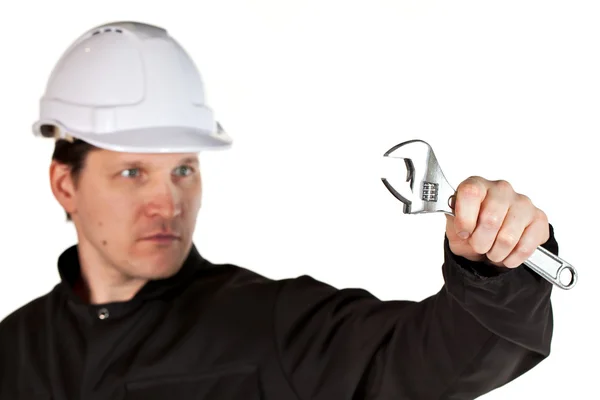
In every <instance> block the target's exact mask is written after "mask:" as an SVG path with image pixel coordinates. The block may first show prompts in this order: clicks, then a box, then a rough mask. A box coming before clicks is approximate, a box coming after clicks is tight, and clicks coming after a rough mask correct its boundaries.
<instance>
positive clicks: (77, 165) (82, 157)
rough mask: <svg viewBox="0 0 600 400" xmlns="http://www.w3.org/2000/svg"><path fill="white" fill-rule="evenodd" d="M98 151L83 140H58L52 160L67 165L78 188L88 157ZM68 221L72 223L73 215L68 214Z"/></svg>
mask: <svg viewBox="0 0 600 400" xmlns="http://www.w3.org/2000/svg"><path fill="white" fill-rule="evenodd" d="M96 149H98V148H97V147H96V146H93V145H91V144H89V143H87V142H84V141H83V140H79V139H73V141H70V140H65V139H58V140H56V143H55V145H54V153H53V154H52V159H53V160H55V161H58V162H59V163H61V164H64V165H67V166H68V167H69V169H70V171H71V178H72V179H73V184H74V185H75V186H76V187H77V184H78V181H79V176H80V174H81V171H82V170H83V168H84V167H85V161H86V159H87V155H88V154H89V153H90V152H91V151H93V150H96ZM66 214H67V221H71V215H70V214H69V213H68V212H66Z"/></svg>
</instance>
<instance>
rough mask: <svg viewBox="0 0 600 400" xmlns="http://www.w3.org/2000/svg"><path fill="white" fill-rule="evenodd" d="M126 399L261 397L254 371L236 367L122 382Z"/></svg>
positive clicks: (248, 399) (232, 399)
mask: <svg viewBox="0 0 600 400" xmlns="http://www.w3.org/2000/svg"><path fill="white" fill-rule="evenodd" d="M125 392H126V394H125V399H126V400H142V399H143V400H171V399H178V400H192V399H193V400H213V399H214V400H217V399H218V400H238V399H240V400H241V399H244V400H261V399H262V398H263V397H262V396H261V394H260V383H259V380H258V371H257V369H256V368H255V367H252V366H248V367H237V368H229V369H226V370H218V371H214V372H205V373H199V374H185V375H168V376H167V375H161V376H156V377H149V378H144V379H139V380H134V381H129V382H128V383H126V385H125Z"/></svg>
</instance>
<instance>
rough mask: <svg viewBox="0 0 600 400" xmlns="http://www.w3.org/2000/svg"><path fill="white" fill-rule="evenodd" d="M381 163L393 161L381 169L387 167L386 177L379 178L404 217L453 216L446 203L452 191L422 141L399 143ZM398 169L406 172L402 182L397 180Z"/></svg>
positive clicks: (450, 208)
mask: <svg viewBox="0 0 600 400" xmlns="http://www.w3.org/2000/svg"><path fill="white" fill-rule="evenodd" d="M384 159H386V160H393V161H389V162H388V163H387V164H386V165H385V166H386V167H388V166H389V170H388V171H389V173H387V174H386V177H385V178H382V181H383V184H384V185H385V187H386V188H387V189H388V190H389V191H390V192H391V193H392V195H394V197H396V198H397V199H398V200H400V201H401V202H402V203H404V213H405V214H425V213H433V212H443V213H445V214H450V215H453V209H452V207H451V205H450V203H449V202H450V200H451V196H452V195H453V194H454V192H455V190H454V188H453V187H452V186H451V185H450V184H449V183H448V181H447V180H446V178H445V177H444V174H443V173H442V170H441V169H440V167H439V165H438V163H437V160H436V158H435V155H434V153H433V150H432V149H431V146H429V144H428V143H426V142H424V141H422V140H409V141H406V142H403V143H400V144H398V145H396V146H394V147H392V148H391V149H389V150H388V151H387V152H386V153H385V154H384ZM402 160H403V161H404V166H402V165H401V162H400V161H402ZM402 169H405V171H406V177H405V178H404V179H401V177H400V176H401V172H400V171H401V170H402ZM407 182H408V183H407Z"/></svg>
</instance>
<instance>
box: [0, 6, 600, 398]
mask: <svg viewBox="0 0 600 400" xmlns="http://www.w3.org/2000/svg"><path fill="white" fill-rule="evenodd" d="M11 7H14V9H13V10H12V11H11V10H9V8H11ZM68 14H70V16H69V15H68ZM0 20H1V21H0V22H1V24H0V49H1V53H0V54H1V55H0V58H1V61H0V72H1V73H0V89H1V93H2V96H0V115H1V116H2V131H1V133H2V135H4V140H3V141H2V143H3V144H2V146H0V171H1V172H0V174H1V177H2V189H1V196H0V201H1V210H2V219H3V224H2V225H3V229H2V240H1V241H0V247H1V250H2V252H1V254H2V260H1V264H0V268H1V269H0V318H1V317H4V316H6V315H7V314H8V313H10V312H11V311H13V310H14V309H16V308H17V307H19V306H20V305H22V304H25V303H26V302H28V301H30V300H31V299H33V298H35V297H37V296H39V295H42V294H44V293H46V292H47V291H49V290H50V289H51V288H52V287H53V286H54V285H55V284H56V282H58V274H57V270H56V258H57V256H58V255H59V254H60V252H62V251H63V250H64V249H65V248H66V247H67V246H70V245H71V244H73V243H74V241H75V239H76V238H75V234H74V230H73V227H72V226H71V225H70V224H68V223H66V222H65V221H64V214H63V212H62V210H61V209H60V208H59V205H58V203H57V202H56V201H55V200H54V198H53V196H52V193H51V192H50V188H49V183H48V168H47V167H48V165H49V161H50V156H51V151H52V143H51V142H50V141H44V140H42V139H36V138H34V137H33V136H32V134H31V124H32V123H33V121H34V120H35V118H36V113H37V104H38V103H37V101H38V99H39V97H40V96H41V94H42V91H43V89H44V85H45V82H46V79H47V77H48V75H49V73H50V70H51V68H52V67H53V65H54V63H55V62H56V61H57V59H58V57H59V56H60V54H61V53H62V51H63V50H64V49H66V47H67V46H68V45H69V44H70V43H71V41H72V40H74V39H75V38H76V37H77V36H79V35H80V34H81V33H83V32H84V31H86V30H87V29H89V28H91V27H93V26H96V25H99V24H102V23H104V22H108V21H112V20H140V21H143V22H147V23H152V24H157V25H161V26H163V27H165V28H167V29H168V30H169V31H170V33H171V34H172V35H173V36H174V37H175V38H176V39H177V40H178V41H179V42H180V43H181V44H182V45H183V46H184V47H185V48H186V50H188V52H189V53H190V54H191V55H192V57H193V58H194V60H195V61H196V63H197V64H198V66H199V68H200V70H201V72H202V75H203V78H204V81H205V84H206V87H207V96H208V101H209V103H210V105H211V106H212V107H213V109H214V110H215V111H216V113H217V117H218V119H219V120H220V121H221V122H222V124H223V126H224V128H225V129H226V130H227V131H228V132H229V134H230V135H231V136H232V137H233V139H234V141H235V143H234V147H233V148H232V149H231V150H229V151H227V152H218V153H206V154H203V155H201V163H202V173H203V177H204V202H203V209H202V210H201V212H200V216H199V219H198V227H197V231H196V236H195V239H196V244H197V245H198V247H199V249H200V251H201V252H202V253H203V255H204V256H205V257H207V258H209V259H210V260H211V261H214V262H232V263H237V264H239V265H242V266H245V267H247V268H250V269H253V270H255V271H257V272H259V273H262V274H264V275H266V276H269V277H272V278H284V277H289V276H297V275H301V274H310V275H313V276H314V277H316V278H318V279H321V280H324V281H326V282H328V283H331V284H333V285H335V286H337V287H340V288H341V287H362V288H365V289H367V290H369V291H371V292H372V293H374V294H375V295H377V296H378V297H380V298H382V299H409V300H421V299H423V298H425V297H427V296H429V295H431V294H433V293H435V292H437V291H438V290H439V288H440V286H441V285H442V284H443V281H442V276H441V269H440V268H441V263H442V260H443V253H442V244H443V235H444V229H445V217H444V216H443V215H442V214H430V215H421V216H414V215H405V214H402V205H401V203H400V202H399V201H397V200H396V199H395V198H393V197H392V196H391V194H390V193H389V192H388V191H387V190H386V189H385V188H384V186H383V184H382V183H381V181H380V177H381V176H380V168H379V167H380V159H381V155H382V154H383V153H384V152H385V151H386V150H387V149H388V148H390V147H391V146H393V145H395V144H397V143H399V142H402V141H404V140H408V139H413V138H419V139H423V140H426V141H428V142H429V143H430V144H431V145H432V146H433V148H434V150H435V153H436V155H437V158H438V161H439V162H440V165H441V167H442V169H443V171H444V173H445V175H446V177H447V178H448V180H449V181H450V182H451V183H452V184H453V185H454V186H457V185H458V184H459V183H460V182H461V181H462V180H463V179H466V178H467V177H468V176H470V175H479V176H483V177H485V178H487V179H491V180H496V179H506V180H508V181H509V182H510V183H512V184H513V187H514V188H515V190H517V191H518V192H520V193H524V194H526V195H528V196H529V197H530V198H531V199H532V200H533V202H534V204H536V205H537V206H538V207H540V208H541V209H543V210H544V211H545V212H546V213H547V214H548V216H549V218H550V222H551V223H552V224H553V226H554V227H555V229H556V237H557V240H558V242H559V246H560V255H561V256H562V257H563V258H565V259H566V260H567V261H569V262H570V263H572V264H573V265H574V266H575V267H576V268H577V269H578V272H579V274H580V278H579V283H578V285H577V286H576V287H575V288H574V289H573V290H570V291H563V290H560V289H558V288H555V290H554V292H553V295H552V299H553V304H554V313H555V330H554V341H553V347H552V354H551V356H550V358H549V359H547V360H546V361H544V362H543V363H542V364H541V365H539V366H538V367H537V368H535V369H534V370H533V371H531V372H529V373H528V374H526V375H525V376H523V377H521V378H519V379H517V380H516V381H514V382H512V383H511V384H509V385H507V386H505V387H503V388H500V389H498V390H496V391H494V392H492V393H490V394H489V395H486V396H484V398H485V399H486V400H494V399H496V400H499V399H508V398H517V399H528V398H531V397H534V396H535V398H538V399H542V398H557V399H558V398H570V399H590V398H593V397H594V396H596V395H597V380H598V372H599V371H598V368H597V358H598V357H599V356H600V353H599V350H598V347H599V344H598V330H597V329H596V328H597V318H598V316H599V315H600V312H599V311H598V306H599V305H600V304H599V301H598V295H597V293H596V292H595V290H594V287H597V285H598V282H599V279H600V274H599V273H598V269H597V256H596V253H595V251H597V248H598V235H597V228H598V223H599V222H600V221H599V217H598V216H597V209H598V207H597V204H596V200H597V199H598V195H599V191H598V179H597V175H596V172H597V171H598V168H597V164H596V162H595V161H596V160H597V157H596V151H597V147H596V146H597V145H595V144H592V142H594V143H597V139H598V132H599V130H600V119H599V118H598V116H599V107H600V78H599V77H600V74H599V71H600V60H599V57H598V48H599V45H600V28H599V27H600V25H599V24H598V20H600V7H599V6H598V5H597V2H594V1H587V2H584V1H576V0H571V1H568V2H567V1H560V2H559V1H548V0H545V1H526V0H520V1H506V0H505V1H502V2H491V1H401V0H390V1H382V0H369V1H361V2H358V1H347V0H346V1H325V0H321V1H307V0H303V1H274V0H271V1H267V0H261V1H259V0H256V1H245V2H244V1H232V0H218V1H217V0H214V1H194V2H188V1H186V2H184V1H173V0H170V1H167V2H156V3H152V5H150V4H149V2H141V1H127V2H121V1H108V0H104V1H94V2H92V1H86V2H80V1H77V2H76V1H63V0H54V1H49V2H42V1H39V2H33V1H28V2H27V1H21V2H9V3H7V4H3V5H2V6H1V8H0ZM586 362H587V365H586ZM594 393H596V394H594Z"/></svg>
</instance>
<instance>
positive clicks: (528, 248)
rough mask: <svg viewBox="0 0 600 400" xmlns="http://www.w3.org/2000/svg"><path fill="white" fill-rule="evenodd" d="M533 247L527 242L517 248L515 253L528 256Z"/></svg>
mask: <svg viewBox="0 0 600 400" xmlns="http://www.w3.org/2000/svg"><path fill="white" fill-rule="evenodd" d="M534 250H535V248H534V247H533V246H531V245H529V244H522V245H520V246H519V247H518V248H517V253H518V254H519V255H520V256H522V257H529V256H530V255H531V254H533V251H534Z"/></svg>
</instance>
